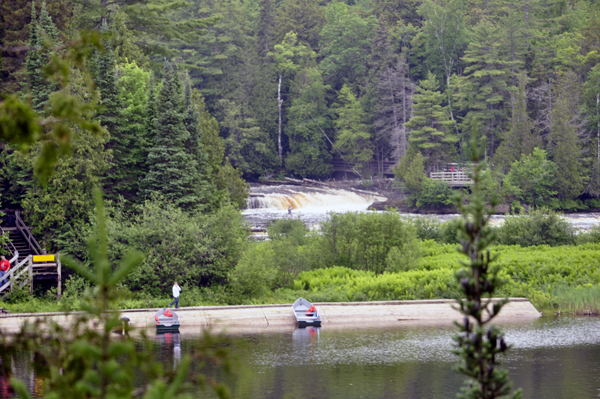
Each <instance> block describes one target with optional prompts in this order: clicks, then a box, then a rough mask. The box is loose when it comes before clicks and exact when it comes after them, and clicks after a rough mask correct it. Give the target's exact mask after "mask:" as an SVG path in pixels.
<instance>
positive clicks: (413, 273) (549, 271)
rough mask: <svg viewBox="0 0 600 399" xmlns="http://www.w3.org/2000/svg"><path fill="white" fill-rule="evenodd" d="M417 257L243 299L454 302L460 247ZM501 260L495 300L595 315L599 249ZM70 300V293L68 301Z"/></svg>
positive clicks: (62, 306) (151, 303)
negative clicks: (402, 264)
mask: <svg viewBox="0 0 600 399" xmlns="http://www.w3.org/2000/svg"><path fill="white" fill-rule="evenodd" d="M420 251H421V258H420V259H419V261H418V265H417V266H416V267H414V268H413V269H411V270H408V271H402V272H396V273H388V272H385V273H382V274H376V273H374V272H369V271H362V270H353V269H349V268H346V267H340V266H335V267H330V268H323V269H314V270H311V271H306V272H302V273H300V274H299V275H298V277H297V278H296V279H295V280H294V281H293V282H292V284H291V286H289V287H285V288H280V289H277V290H275V291H271V292H268V293H265V294H264V295H263V296H261V297H255V298H251V299H248V300H245V301H244V303H248V304H250V303H251V304H270V303H291V302H293V301H294V300H296V299H297V298H298V297H299V296H302V297H304V298H307V299H308V300H310V301H313V302H349V301H381V300H412V299H436V298H455V297H456V296H457V295H458V287H457V283H456V281H455V279H454V274H455V273H456V272H457V271H458V270H459V269H460V268H461V267H462V263H461V262H462V261H463V260H464V257H463V256H462V255H461V254H460V253H459V252H458V250H457V246H456V245H452V244H440V243H437V242H434V241H432V240H426V241H423V242H421V244H420ZM492 252H493V253H498V254H499V255H500V257H499V258H498V260H497V261H496V262H495V267H498V268H499V269H500V276H501V277H502V278H505V279H506V280H507V284H506V285H505V286H503V287H502V289H500V290H499V292H498V296H507V297H527V298H529V300H530V301H531V302H532V304H533V305H534V306H535V307H536V308H537V309H538V310H540V311H544V312H559V311H560V312H561V314H565V313H570V314H598V313H600V312H599V310H600V244H583V245H578V246H556V247H550V246H545V245H543V246H533V247H519V246H508V245H498V246H495V247H493V248H492ZM186 294H187V295H186V296H184V298H183V299H184V300H185V303H182V306H201V305H227V304H230V303H232V302H231V300H230V298H228V295H227V293H226V291H225V290H224V289H223V288H222V287H221V288H219V289H217V288H212V289H205V290H200V289H195V288H193V289H190V290H187V291H186ZM66 297H67V298H68V293H67V294H66ZM168 300H169V297H168V296H165V297H164V298H157V297H153V298H149V297H148V296H142V295H140V294H136V293H125V294H124V297H123V298H122V299H121V300H118V301H117V306H119V307H120V308H122V309H133V308H146V307H161V306H164V303H168V302H167V301H168ZM78 303H79V300H78V299H77V298H72V299H71V300H70V301H64V299H63V303H60V302H57V301H56V300H54V299H50V298H48V299H45V298H31V299H29V300H28V301H24V302H19V303H14V304H7V303H2V302H0V307H4V308H5V309H7V310H10V311H11V312H13V313H15V312H49V311H69V310H76V309H77V308H78Z"/></svg>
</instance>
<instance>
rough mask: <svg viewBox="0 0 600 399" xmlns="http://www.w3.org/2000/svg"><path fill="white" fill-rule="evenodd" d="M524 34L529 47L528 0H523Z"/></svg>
mask: <svg viewBox="0 0 600 399" xmlns="http://www.w3.org/2000/svg"><path fill="white" fill-rule="evenodd" d="M525 35H526V36H527V48H529V0H525Z"/></svg>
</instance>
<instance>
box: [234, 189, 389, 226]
mask: <svg viewBox="0 0 600 399" xmlns="http://www.w3.org/2000/svg"><path fill="white" fill-rule="evenodd" d="M385 199H386V198H385V197H380V196H377V195H375V194H368V193H358V192H353V191H348V190H341V189H333V188H317V187H300V186H284V185H282V186H255V187H252V188H251V189H250V198H249V199H248V209H246V210H245V211H244V212H243V214H244V215H245V217H246V219H248V221H249V222H250V224H252V225H253V226H254V227H255V228H262V227H265V226H266V225H267V224H268V223H269V222H270V221H271V220H275V219H281V218H287V217H289V214H288V207H290V206H291V207H292V216H291V217H293V218H299V219H301V220H302V221H303V222H305V223H306V224H307V225H308V226H309V227H313V226H317V225H318V224H319V223H320V222H322V221H323V220H325V219H326V217H327V213H328V212H341V213H344V212H353V211H366V210H367V209H368V208H369V205H371V204H372V203H373V202H375V201H385Z"/></svg>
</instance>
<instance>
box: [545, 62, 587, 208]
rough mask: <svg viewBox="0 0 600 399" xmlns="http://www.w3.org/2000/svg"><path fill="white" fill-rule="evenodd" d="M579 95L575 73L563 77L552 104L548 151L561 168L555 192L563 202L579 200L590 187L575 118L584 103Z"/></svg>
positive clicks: (578, 127)
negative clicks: (586, 185)
mask: <svg viewBox="0 0 600 399" xmlns="http://www.w3.org/2000/svg"><path fill="white" fill-rule="evenodd" d="M579 92H580V89H579V87H578V81H577V78H576V76H575V74H574V72H569V73H568V74H567V75H566V76H562V77H561V79H560V81H559V82H558V84H557V85H556V93H557V95H556V100H555V101H554V103H553V104H552V116H551V117H552V123H551V125H550V138H549V143H548V144H549V148H550V153H551V156H552V160H553V161H554V163H555V164H556V165H557V166H558V171H557V173H556V189H557V191H558V196H559V197H560V198H563V199H573V198H576V197H577V196H579V195H580V194H581V193H582V192H583V190H584V188H585V184H586V183H587V181H586V180H587V179H586V174H585V172H584V170H583V162H582V154H581V150H582V148H581V145H580V143H579V140H580V137H579V134H578V133H579V132H580V130H579V129H581V127H582V126H580V125H579V124H578V123H577V122H578V120H577V119H578V118H577V117H576V116H577V114H578V113H579V112H578V108H580V107H581V103H579V101H578V96H577V94H578V93H579Z"/></svg>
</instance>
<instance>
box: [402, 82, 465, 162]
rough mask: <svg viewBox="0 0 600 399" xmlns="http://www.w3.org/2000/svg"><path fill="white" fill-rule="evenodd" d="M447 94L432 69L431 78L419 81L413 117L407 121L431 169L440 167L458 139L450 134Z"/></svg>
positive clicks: (415, 144)
mask: <svg viewBox="0 0 600 399" xmlns="http://www.w3.org/2000/svg"><path fill="white" fill-rule="evenodd" d="M444 97H445V96H444V94H442V93H440V92H439V84H438V82H437V79H436V77H435V75H434V74H433V73H431V72H430V73H429V76H428V77H427V80H422V81H420V82H419V88H418V94H415V95H414V96H413V106H412V110H413V111H412V118H410V120H409V121H408V122H407V123H406V127H407V128H408V129H409V130H410V139H409V140H410V143H411V146H413V147H414V148H415V149H417V150H419V151H421V152H422V153H423V155H424V156H425V158H426V160H427V161H426V163H427V169H428V170H429V171H431V170H432V169H434V168H435V169H437V167H438V164H439V162H440V161H442V160H443V159H445V158H446V157H447V156H448V155H449V154H452V153H453V151H452V145H453V144H454V143H456V142H457V141H458V138H457V137H456V136H454V135H452V134H449V133H448V131H449V130H450V128H451V126H452V121H451V120H450V119H449V117H448V109H447V108H446V107H443V106H442V105H441V104H442V102H443V101H444Z"/></svg>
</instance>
